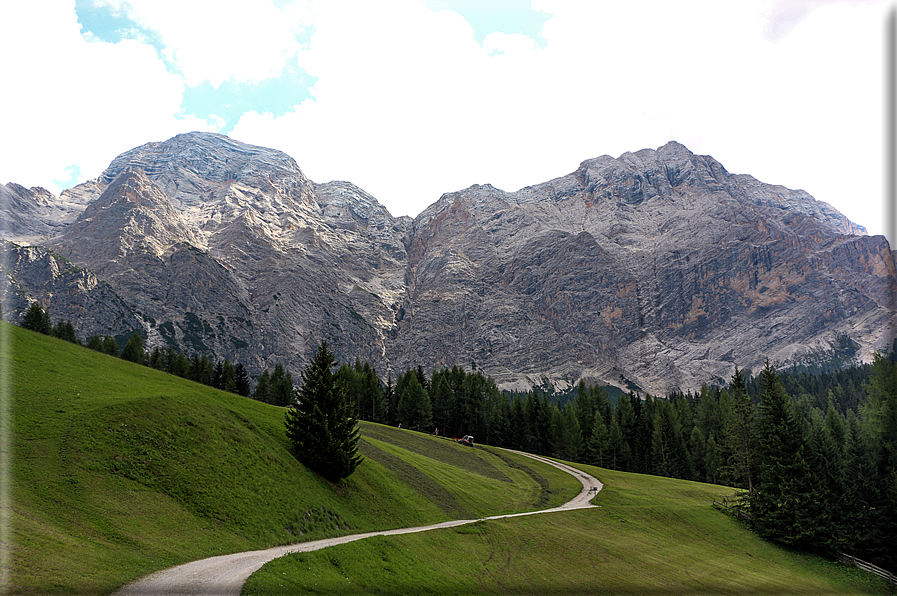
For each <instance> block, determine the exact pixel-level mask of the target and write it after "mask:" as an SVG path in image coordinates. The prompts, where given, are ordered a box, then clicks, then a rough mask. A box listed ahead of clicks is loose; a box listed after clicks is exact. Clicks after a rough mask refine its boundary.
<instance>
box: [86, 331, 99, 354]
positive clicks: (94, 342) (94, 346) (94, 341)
mask: <svg viewBox="0 0 897 596" xmlns="http://www.w3.org/2000/svg"><path fill="white" fill-rule="evenodd" d="M87 347H88V349H91V350H94V351H97V352H102V351H103V338H101V337H100V336H99V335H91V336H90V339H88V340H87Z"/></svg>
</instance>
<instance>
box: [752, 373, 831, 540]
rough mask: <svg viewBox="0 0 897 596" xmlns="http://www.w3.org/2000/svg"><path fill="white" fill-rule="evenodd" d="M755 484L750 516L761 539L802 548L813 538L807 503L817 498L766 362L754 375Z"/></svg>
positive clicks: (796, 427) (795, 426) (793, 423)
mask: <svg viewBox="0 0 897 596" xmlns="http://www.w3.org/2000/svg"><path fill="white" fill-rule="evenodd" d="M760 377H761V382H762V384H763V386H764V391H763V394H762V395H761V397H760V421H759V429H760V432H759V444H760V456H761V463H760V481H759V484H758V486H757V495H756V496H755V497H753V498H751V501H750V503H751V505H750V507H751V514H752V515H753V517H754V525H755V527H756V529H757V531H758V532H759V533H760V535H761V536H763V537H765V538H768V539H770V540H773V541H775V542H779V543H781V544H784V545H786V546H793V547H798V548H803V547H806V546H809V545H810V544H812V543H813V541H814V540H815V537H816V536H815V532H816V527H815V522H814V520H813V519H812V516H811V512H810V511H809V509H808V504H809V503H812V502H814V500H815V499H817V498H818V497H817V495H816V494H815V491H814V488H813V486H812V480H813V478H812V474H811V470H810V466H809V464H808V462H807V450H806V446H805V442H804V437H803V428H802V425H801V424H800V422H799V421H798V420H797V419H796V418H795V416H794V412H793V410H792V408H791V403H790V399H789V398H788V395H787V393H785V389H784V388H783V387H782V384H781V383H780V382H779V379H778V375H777V374H776V372H775V369H773V367H772V365H771V364H770V363H769V361H768V360H767V361H766V366H765V367H764V369H763V371H762V372H761V373H760Z"/></svg>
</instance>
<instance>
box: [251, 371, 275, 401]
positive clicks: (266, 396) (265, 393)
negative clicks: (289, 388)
mask: <svg viewBox="0 0 897 596" xmlns="http://www.w3.org/2000/svg"><path fill="white" fill-rule="evenodd" d="M252 397H253V399H256V400H258V401H260V402H263V403H266V404H269V403H271V375H270V374H269V373H268V370H267V369H265V370H263V371H262V374H260V375H259V378H258V380H257V381H256V382H255V392H254V393H253V394H252Z"/></svg>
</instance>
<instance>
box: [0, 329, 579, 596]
mask: <svg viewBox="0 0 897 596" xmlns="http://www.w3.org/2000/svg"><path fill="white" fill-rule="evenodd" d="M3 325H5V324H3ZM4 331H5V333H6V334H7V335H8V336H9V339H10V345H9V346H8V348H9V355H10V359H11V377H12V378H11V382H10V393H11V397H12V404H11V405H12V407H11V411H12V419H11V422H12V424H11V438H12V452H13V457H12V462H13V465H12V469H11V476H12V490H11V493H12V494H11V496H12V503H13V508H12V515H11V522H12V528H11V529H12V533H11V537H12V542H13V550H12V565H11V575H10V580H11V586H10V588H11V589H10V592H11V593H14V594H107V593H109V592H111V591H113V590H114V589H115V588H117V587H119V586H121V585H123V584H125V583H127V582H129V581H132V580H134V579H136V578H139V577H141V576H143V575H145V574H147V573H150V572H152V571H154V570H157V569H162V568H166V567H170V566H172V565H176V564H179V563H182V562H186V561H190V560H194V559H197V558H202V557H207V556H212V555H216V554H224V553H231V552H237V551H240V550H247V549H257V548H262V547H267V546H274V545H278V544H288V543H292V542H299V541H305V540H312V539H317V538H324V537H328V536H336V535H341V534H348V533H354V532H360V531H369V530H379V529H388V528H396V527H405V526H413V525H424V524H429V523H435V522H439V521H445V520H447V519H457V518H465V517H468V516H470V517H478V516H483V515H487V514H490V513H493V512H495V511H496V510H503V511H505V512H512V511H525V510H532V509H534V508H540V507H543V506H544V503H545V502H546V501H551V502H553V503H560V502H563V501H565V500H566V499H568V498H570V496H572V495H573V494H575V492H576V491H577V490H578V487H579V483H578V482H576V481H575V480H574V479H572V478H571V477H570V476H569V475H566V474H563V473H562V472H559V471H556V470H554V469H553V468H551V467H549V466H545V465H543V464H539V463H537V462H528V463H525V464H523V463H522V462H521V464H519V465H517V466H511V465H508V464H507V463H506V462H504V461H503V460H502V459H500V458H498V457H495V456H493V455H491V454H489V453H487V452H484V451H480V450H472V449H470V448H468V447H462V446H460V445H456V444H454V443H450V442H449V441H445V440H440V439H436V438H435V437H428V436H425V435H420V434H418V433H412V432H409V431H399V430H397V429H392V428H388V427H384V426H380V425H374V424H367V423H365V424H363V425H362V432H363V435H364V437H365V438H364V439H363V441H362V445H361V447H362V450H363V451H364V452H365V454H366V456H367V459H366V461H365V462H364V463H363V464H362V465H361V466H360V468H359V469H358V471H356V473H355V474H353V475H352V477H351V478H349V479H348V480H347V481H344V482H343V483H341V484H340V485H339V486H333V485H331V484H329V483H327V482H326V481H324V480H322V479H321V478H319V477H318V476H316V475H314V474H311V473H309V472H308V471H307V470H306V469H305V468H304V467H303V466H302V465H301V464H299V463H298V462H297V461H296V460H295V458H293V456H292V455H291V454H290V453H289V451H288V447H289V445H288V442H287V440H286V437H285V435H284V430H283V416H284V409H283V408H276V407H273V406H269V405H266V404H262V403H258V402H255V401H252V400H249V399H246V398H242V397H239V396H236V395H233V394H229V393H225V392H221V391H216V390H214V389H211V388H209V387H205V386H203V385H199V384H196V383H192V382H189V381H185V380H183V379H180V378H177V377H173V376H171V375H168V374H165V373H161V372H158V371H154V370H151V369H149V368H146V367H141V366H137V365H133V364H131V363H128V362H124V361H122V360H119V359H115V358H111V357H108V356H105V355H103V354H99V353H96V352H92V351H89V350H87V349H84V348H80V347H78V346H74V345H72V344H68V343H65V342H62V341H60V340H57V339H55V338H50V337H46V336H41V335H38V334H35V333H31V332H28V331H24V330H22V329H19V328H17V327H12V326H8V325H6V326H5V329H4ZM428 450H432V454H431V455H428V454H427V452H428ZM436 455H438V457H434V456H436ZM546 479H547V480H546Z"/></svg>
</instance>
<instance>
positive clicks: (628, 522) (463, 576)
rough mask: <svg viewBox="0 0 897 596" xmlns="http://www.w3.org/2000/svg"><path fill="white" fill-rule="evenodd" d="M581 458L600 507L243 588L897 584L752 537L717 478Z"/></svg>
mask: <svg viewBox="0 0 897 596" xmlns="http://www.w3.org/2000/svg"><path fill="white" fill-rule="evenodd" d="M577 467H581V468H582V469H584V470H586V471H588V472H589V473H591V474H593V475H595V476H597V477H598V478H600V479H601V480H602V481H604V483H605V487H604V490H602V491H601V492H600V493H599V495H598V497H597V499H596V501H595V503H597V504H598V505H600V508H598V509H585V510H574V511H569V512H560V513H550V514H545V515H531V516H524V517H517V518H508V519H500V520H489V521H481V522H477V523H475V524H472V525H469V526H461V527H458V528H451V529H445V530H436V531H431V532H426V533H420V534H405V535H401V536H390V537H376V538H372V539H366V540H363V541H359V542H353V543H350V544H345V545H340V546H336V547H331V548H328V549H326V550H322V551H316V552H312V553H296V554H292V555H287V556H285V557H282V558H280V559H277V560H274V561H272V562H270V563H268V564H267V565H265V566H264V567H262V569H260V570H259V571H258V572H256V573H255V574H253V575H252V576H251V577H250V578H249V581H247V583H246V585H245V587H244V590H243V594H244V596H261V595H282V594H346V595H361V594H381V595H391V594H396V595H398V594H434V595H436V594H458V595H460V594H474V593H477V594H509V595H512V594H516V595H533V596H535V595H555V594H808V595H809V594H814V595H815V594H832V595H835V594H870V593H884V594H887V593H894V591H893V590H892V589H891V588H889V587H888V586H887V585H886V584H885V583H884V582H883V581H881V580H879V579H878V578H875V577H873V576H870V575H869V574H866V573H864V572H861V571H860V570H858V569H850V568H846V567H844V566H842V565H839V564H837V563H831V562H828V561H826V560H824V559H822V558H820V557H817V556H813V555H807V554H801V553H794V552H789V551H786V550H783V549H781V548H778V547H776V546H773V545H772V544H770V543H767V542H765V541H763V540H761V539H759V538H757V537H756V536H755V535H754V534H753V533H751V532H750V531H748V530H747V529H745V527H744V526H742V524H741V523H740V522H738V521H736V520H735V519H733V518H731V517H729V516H727V515H725V514H722V513H719V512H717V511H716V510H714V509H713V508H712V507H711V505H710V503H711V500H712V499H713V498H714V497H719V496H720V494H721V493H724V492H725V488H723V487H719V486H714V485H708V484H701V483H695V482H688V481H683V480H673V479H668V478H659V477H653V476H645V475H640V474H631V473H626V472H615V471H610V470H604V469H599V468H593V467H590V466H577Z"/></svg>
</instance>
